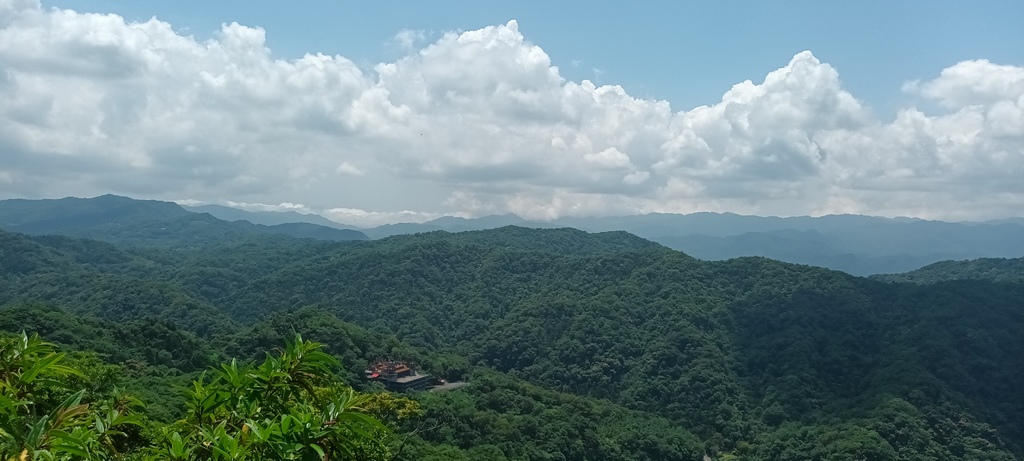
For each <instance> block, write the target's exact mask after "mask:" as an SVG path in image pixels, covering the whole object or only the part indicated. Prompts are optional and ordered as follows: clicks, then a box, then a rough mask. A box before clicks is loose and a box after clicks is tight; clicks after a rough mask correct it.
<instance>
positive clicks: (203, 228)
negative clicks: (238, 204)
mask: <svg viewBox="0 0 1024 461" xmlns="http://www.w3.org/2000/svg"><path fill="white" fill-rule="evenodd" d="M510 225H514V226H520V227H531V228H558V227H572V228H576V229H580V230H584V231H588V232H605V231H619V230H621V231H626V232H629V233H632V234H634V235H637V236H639V237H643V238H645V239H648V240H651V241H653V242H657V243H660V244H662V245H665V246H667V247H669V248H672V249H676V250H680V251H683V252H685V253H687V254H689V255H691V256H693V257H696V258H699V259H705V260H723V259H731V258H736V257H741V256H763V257H767V258H772V259H777V260H780V261H785V262H791V263H797V264H807V265H813V266H821V267H827V268H831V269H836V270H841V271H844V272H848V273H850V274H854V275H873V274H892V273H902V272H907V271H911V270H915V269H918V268H921V267H924V266H926V265H929V264H932V263H936V262H939V261H946V260H967V259H977V258H1019V257H1024V219H1022V218H1008V219H1002V220H996V221H988V222H959V223H951V222H942V221H928V220H923V219H916V218H880V217H872V216H860V215H829V216H822V217H808V216H801V217H791V218H780V217H761V216H744V215H737V214H732V213H693V214H687V215H680V214H659V213H652V214H647V215H637V216H621V217H601V218H561V219H557V220H554V221H531V220H526V219H523V218H520V217H519V216H516V215H513V214H506V215H492V216H484V217H480V218H475V219H467V218H459V217H453V216H446V217H442V218H438V219H435V220H432V221H428V222H425V223H399V224H387V225H383V226H379V227H374V228H370V229H359V230H357V229H356V228H354V226H347V225H344V224H340V223H336V222H334V221H331V220H329V219H327V218H324V217H322V216H319V215H315V214H301V213H296V212H272V211H264V212H253V211H244V210H239V209H236V208H231V207H226V206H220V205H203V206H189V207H183V206H179V205H177V204H174V203H170V202H159V201H149V200H134V199H130V198H126V197H117V196H111V195H106V196H101V197H96V198H91V199H77V198H66V199H60V200H4V201H0V228H3V229H7V230H11V231H16V232H22V233H26V234H46V233H53V234H63V235H69V236H75V237H87V238H94V239H98V240H107V241H117V242H120V243H125V242H126V241H127V242H129V243H130V242H135V243H138V244H145V243H146V242H147V241H156V239H158V238H159V241H160V242H161V244H167V242H170V241H175V242H177V244H195V243H196V242H202V241H212V240H216V241H221V240H224V239H232V238H239V237H243V236H253V235H284V236H290V237H298V238H313V239H318V240H331V241H338V240H365V239H379V238H384V237H388V236H392V235H399V234H416V233H423V232H432V231H447V232H462V231H472V230H485V229H494V228H499V227H505V226H510ZM167 235H175V236H176V238H177V240H173V239H171V240H168V239H167V238H166V236H167Z"/></svg>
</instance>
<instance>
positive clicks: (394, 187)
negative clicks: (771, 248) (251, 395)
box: [0, 0, 1024, 225]
mask: <svg viewBox="0 0 1024 461" xmlns="http://www.w3.org/2000/svg"><path fill="white" fill-rule="evenodd" d="M642 5H643V7H642V8H641V7H636V6H633V4H625V3H612V2H604V3H583V2H515V3H512V2H506V3H501V4H499V3H493V2H444V3H436V4H429V3H424V2H391V3H386V4H376V3H374V4H370V3H366V4H353V3H348V2H302V3H299V4H298V5H287V6H285V5H284V4H280V3H271V2H240V1H218V2H196V1H176V2H155V1H132V2H113V1H90V0H84V1H74V2H72V1H43V2H42V3H41V4H40V3H38V2H37V1H36V0H0V100H2V101H4V104H3V105H2V106H0V198H9V197H29V198H40V197H59V196H66V195H76V196H90V195H98V194H103V193H116V194H123V195H129V196H133V197H139V198H154V199H164V200H177V201H181V202H187V203H219V204H228V205H231V206H237V207H240V208H247V209H261V210H296V211H301V212H313V213H320V214H323V215H325V216H327V217H330V218H332V219H336V220H338V221H341V222H346V223H352V224H358V225H374V224H380V223H384V222H396V221H417V220H419V221H422V220H426V219H430V218H433V217H437V216H440V215H446V214H450V215H459V216H479V215H484V214H491V213H507V212H513V213H517V214H520V215H523V216H526V217H529V218H533V219H550V218H555V217H558V216H566V215H573V216H588V215H621V214H635V213H649V212H678V213H688V212H694V211H730V212H737V213H747V214H762V215H765V214H771V215H785V216H789V215H821V214H829V213H860V214H871V215H882V216H917V217H924V218H939V219H988V218H1000V217H1006V216H1014V215H1019V214H1020V213H1019V211H1018V210H1020V209H1022V207H1024V182H1022V181H1020V180H1019V178H1020V177H1022V176H1024V45H1022V44H1024V27H1020V25H1021V24H1022V23H1024V2H1019V1H1003V2H995V1H992V2H984V3H966V2H939V1H929V2H924V1H913V2H880V1H878V2H875V1H869V2H783V3H770V2H699V3H698V2H667V1H664V2H645V3H643V4H642ZM978 5H981V6H978ZM234 23H237V24H234ZM307 53H312V54H315V53H324V54H325V55H326V56H320V57H318V56H307Z"/></svg>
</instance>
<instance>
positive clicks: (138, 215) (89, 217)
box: [0, 195, 368, 247]
mask: <svg viewBox="0 0 1024 461" xmlns="http://www.w3.org/2000/svg"><path fill="white" fill-rule="evenodd" d="M0 229H6V230H9V231H14V232H20V233H24V234H32V235H45V234H59V235H67V236H71V237H82V238H90V239H96V240H103V241H106V242H110V243H116V244H121V245H131V246H162V247H182V246H209V245H218V244H223V243H228V242H231V241H233V240H237V239H244V238H250V237H253V236H260V235H267V236H289V237H297V238H313V239H319V240H333V241H343V240H366V239H368V237H367V236H366V235H365V234H363V233H362V232H359V231H356V230H351V229H335V228H331V227H326V226H321V225H317V224H310V223H290V224H278V225H273V226H265V225H259V224H252V223H249V222H246V221H236V222H228V221H223V220H220V219H217V218H215V217H213V216H211V215H209V214H205V213H193V212H190V211H188V210H185V209H184V208H182V207H181V206H179V205H177V204H175V203H171V202H160V201H155V200H135V199H131V198H128V197H119V196H115V195H103V196H100V197H95V198H87V199H86V198H73V197H69V198H63V199H56V200H22V199H12V200H0Z"/></svg>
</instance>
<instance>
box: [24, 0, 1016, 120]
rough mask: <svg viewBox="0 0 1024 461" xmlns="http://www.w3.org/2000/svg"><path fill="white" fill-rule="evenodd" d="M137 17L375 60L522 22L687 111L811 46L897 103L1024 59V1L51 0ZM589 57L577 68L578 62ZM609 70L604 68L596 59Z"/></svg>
mask: <svg viewBox="0 0 1024 461" xmlns="http://www.w3.org/2000/svg"><path fill="white" fill-rule="evenodd" d="M44 5H47V6H56V7H60V8H75V9H78V10H80V11H95V12H111V13H117V14H120V15H122V16H124V17H125V18H126V19H129V20H136V21H145V20H147V19H149V18H151V17H154V16H156V17H157V18H159V19H162V20H165V21H168V22H170V23H171V24H173V25H174V26H175V27H176V28H178V29H179V30H183V31H186V32H187V33H189V34H194V35H195V36H196V37H197V38H199V39H208V38H210V37H211V36H212V35H213V33H214V32H216V31H217V30H219V29H220V25H221V24H222V23H231V22H238V23H240V24H242V25H247V26H259V27H263V28H264V29H266V30H267V44H268V46H269V47H270V48H271V50H272V51H273V52H274V54H275V55H276V56H279V57H284V58H298V57H301V56H302V55H303V54H305V53H317V52H321V53H325V54H340V55H342V56H345V57H347V58H349V59H352V60H353V61H355V62H356V63H357V64H360V65H362V66H365V67H367V68H372V66H373V65H375V64H377V63H378V62H382V61H389V60H394V59H395V58H396V57H399V56H400V53H399V52H398V51H397V50H395V49H393V47H391V46H389V42H390V41H391V40H392V38H393V37H394V36H395V34H397V33H398V32H399V31H401V30H406V29H408V30H416V31H424V32H425V34H426V38H427V40H429V41H432V40H434V39H436V38H438V37H439V36H440V35H441V34H442V33H443V32H447V31H461V30H472V29H479V28H481V27H485V26H489V25H495V24H504V23H506V22H508V21H509V20H510V19H516V20H517V21H518V22H519V28H520V30H521V31H522V32H523V34H524V35H525V36H526V37H527V39H529V40H530V41H531V42H533V43H535V44H537V45H539V46H541V47H542V48H543V49H544V51H546V52H547V53H548V54H549V55H550V56H551V59H552V61H553V63H554V64H555V65H557V66H559V68H560V69H561V70H562V71H563V74H564V75H565V76H566V77H567V78H570V79H573V80H582V79H590V80H594V81H596V82H600V83H610V84H618V85H622V86H623V87H625V88H626V90H627V91H628V92H629V93H630V94H633V95H637V96H642V97H647V98H656V99H666V100H668V101H669V102H671V103H672V104H673V106H674V107H675V108H676V109H689V108H692V107H694V106H698V105H704V104H713V103H716V102H718V101H719V100H720V99H721V96H722V93H724V92H725V91H726V90H728V89H729V87H731V86H732V85H733V84H734V83H737V82H741V81H743V80H747V79H751V78H757V77H759V76H763V75H764V74H766V73H768V72H770V71H772V70H774V69H777V68H778V67H779V65H780V64H781V63H783V62H785V61H787V60H788V59H789V58H791V57H792V56H793V55H794V54H796V53H798V52H800V51H803V50H811V51H812V52H814V54H815V56H818V58H819V59H821V60H823V61H826V62H828V63H830V64H831V65H832V66H834V67H836V68H837V69H838V70H839V72H840V74H841V75H842V79H843V83H844V85H845V86H846V87H847V88H848V89H849V90H850V91H851V92H852V93H854V94H855V95H857V96H858V97H860V98H863V99H865V100H866V101H868V102H869V103H871V104H872V105H873V106H875V107H877V108H878V110H879V111H880V112H884V113H886V114H888V113H889V112H891V111H892V110H893V108H894V107H897V106H898V105H899V104H900V103H902V102H904V101H905V100H906V99H907V98H906V97H905V96H904V95H903V94H902V92H901V91H900V86H901V85H902V84H903V82H905V81H908V80H914V79H922V78H928V77H930V76H932V75H934V74H935V73H937V72H938V71H939V70H941V69H943V68H945V67H948V66H951V65H953V64H955V63H957V62H960V61H964V60H968V59H988V60H990V61H993V62H998V63H1002V64H1018V65H1020V64H1024V26H1022V25H1024V2H1020V1H1014V0H1010V1H986V2H980V3H974V2H961V1H948V0H940V1H920V0H915V1H898V2H893V1H876V0H869V1H856V2H839V1H790V2H782V3H774V2H740V1H721V2H719V1H713V2H683V1H652V2H644V3H643V4H642V5H643V6H637V4H633V3H629V2H550V1H522V2H478V1H451V2H422V1H398V2H359V4H353V3H352V2H336V1H309V2H302V3H301V4H298V5H295V4H284V3H281V2H248V1H238V0H234V1H217V2H206V1H195V0H184V1H174V2H166V1H153V0H140V1H131V2H120V1H94V0H84V1H83V0H75V1H45V2H44ZM574 63H577V65H574ZM595 69H597V70H598V72H595V71H594V70H595Z"/></svg>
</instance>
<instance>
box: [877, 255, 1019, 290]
mask: <svg viewBox="0 0 1024 461" xmlns="http://www.w3.org/2000/svg"><path fill="white" fill-rule="evenodd" d="M872 278H874V279H877V280H887V281H894V282H907V283H921V284H925V283H936V282H944V281H949V280H991V281H994V282H1024V258H1014V259H1006V258H981V259H974V260H970V261H942V262H938V263H935V264H930V265H928V266H925V267H922V268H920V269H918V270H915V271H910V272H905V273H902V274H886V275H876V276H873V277H872Z"/></svg>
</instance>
